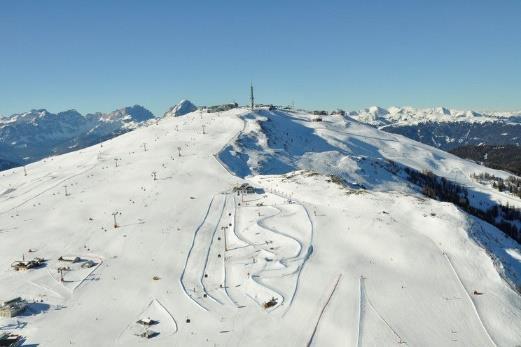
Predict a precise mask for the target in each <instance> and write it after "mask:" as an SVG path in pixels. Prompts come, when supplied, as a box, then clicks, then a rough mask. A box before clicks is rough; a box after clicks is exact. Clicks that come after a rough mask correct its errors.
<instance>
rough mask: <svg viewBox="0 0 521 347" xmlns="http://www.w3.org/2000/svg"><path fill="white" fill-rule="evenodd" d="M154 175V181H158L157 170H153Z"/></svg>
mask: <svg viewBox="0 0 521 347" xmlns="http://www.w3.org/2000/svg"><path fill="white" fill-rule="evenodd" d="M152 177H153V178H154V181H157V172H156V171H152Z"/></svg>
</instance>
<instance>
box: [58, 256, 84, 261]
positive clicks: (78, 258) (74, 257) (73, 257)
mask: <svg viewBox="0 0 521 347" xmlns="http://www.w3.org/2000/svg"><path fill="white" fill-rule="evenodd" d="M58 260H59V261H64V262H67V263H77V262H79V261H80V260H81V259H80V257H76V256H74V255H62V256H61V257H59V258H58Z"/></svg>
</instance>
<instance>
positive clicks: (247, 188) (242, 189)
mask: <svg viewBox="0 0 521 347" xmlns="http://www.w3.org/2000/svg"><path fill="white" fill-rule="evenodd" d="M233 191H234V192H237V193H238V194H254V193H255V188H254V187H253V186H251V185H249V184H248V183H243V184H241V185H240V186H238V187H235V188H233Z"/></svg>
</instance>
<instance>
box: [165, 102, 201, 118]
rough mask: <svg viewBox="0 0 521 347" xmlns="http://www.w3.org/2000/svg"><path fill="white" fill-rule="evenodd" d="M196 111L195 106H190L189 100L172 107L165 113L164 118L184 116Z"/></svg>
mask: <svg viewBox="0 0 521 347" xmlns="http://www.w3.org/2000/svg"><path fill="white" fill-rule="evenodd" d="M196 110H197V106H195V105H194V104H192V103H191V102H190V101H189V100H186V99H184V100H181V101H180V102H179V103H178V104H177V105H175V106H172V107H170V108H169V109H168V111H166V112H165V114H164V117H178V116H184V115H185V114H188V113H190V112H194V111H196Z"/></svg>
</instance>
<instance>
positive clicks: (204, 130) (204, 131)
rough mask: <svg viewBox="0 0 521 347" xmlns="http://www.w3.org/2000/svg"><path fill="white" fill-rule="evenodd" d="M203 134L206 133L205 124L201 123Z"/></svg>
mask: <svg viewBox="0 0 521 347" xmlns="http://www.w3.org/2000/svg"><path fill="white" fill-rule="evenodd" d="M203 134H206V125H204V124H203Z"/></svg>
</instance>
